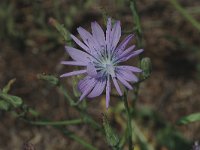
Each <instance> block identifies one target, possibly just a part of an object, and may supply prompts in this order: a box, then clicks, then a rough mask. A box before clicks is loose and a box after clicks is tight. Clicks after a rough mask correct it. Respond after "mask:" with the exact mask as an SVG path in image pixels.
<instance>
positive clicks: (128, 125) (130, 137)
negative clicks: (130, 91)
mask: <svg viewBox="0 0 200 150" xmlns="http://www.w3.org/2000/svg"><path fill="white" fill-rule="evenodd" d="M123 101H124V106H125V109H126V115H127V119H128V121H127V129H128V144H129V150H132V149H133V142H132V126H131V113H130V109H129V106H128V99H127V90H126V91H125V92H124V96H123Z"/></svg>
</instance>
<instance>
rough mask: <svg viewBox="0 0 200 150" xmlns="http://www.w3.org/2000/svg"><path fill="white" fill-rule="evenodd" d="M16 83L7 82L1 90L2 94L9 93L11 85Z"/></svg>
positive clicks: (12, 81)
mask: <svg viewBox="0 0 200 150" xmlns="http://www.w3.org/2000/svg"><path fill="white" fill-rule="evenodd" d="M15 81H16V79H12V80H10V81H9V82H8V84H7V85H6V86H5V87H4V88H3V90H2V92H3V93H8V92H9V91H10V88H11V86H12V85H13V83H14V82H15Z"/></svg>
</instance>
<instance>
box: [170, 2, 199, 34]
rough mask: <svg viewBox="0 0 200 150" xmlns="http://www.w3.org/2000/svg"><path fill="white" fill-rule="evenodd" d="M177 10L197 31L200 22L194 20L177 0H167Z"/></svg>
mask: <svg viewBox="0 0 200 150" xmlns="http://www.w3.org/2000/svg"><path fill="white" fill-rule="evenodd" d="M169 2H170V3H171V4H172V5H173V6H174V7H175V9H176V10H177V11H179V13H180V14H181V15H182V16H183V17H184V18H185V19H186V20H187V21H189V22H190V23H191V24H192V25H193V26H194V27H195V28H196V29H197V30H198V31H200V23H199V22H198V21H196V20H195V19H194V18H193V17H192V16H191V15H190V14H189V13H188V12H187V11H186V10H185V9H184V8H183V7H182V6H181V5H180V4H179V3H178V2H177V0H169Z"/></svg>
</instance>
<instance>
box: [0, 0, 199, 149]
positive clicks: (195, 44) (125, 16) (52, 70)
mask: <svg viewBox="0 0 200 150" xmlns="http://www.w3.org/2000/svg"><path fill="white" fill-rule="evenodd" d="M179 2H180V4H181V5H182V6H183V7H184V8H185V9H186V10H187V11H188V12H189V14H190V15H192V16H193V17H194V18H195V19H196V20H200V11H199V10H200V1H197V0H179ZM137 6H138V11H139V15H140V18H141V24H142V32H143V42H144V47H143V48H144V50H145V51H144V53H143V56H145V57H149V58H151V60H152V74H151V77H150V78H149V79H148V80H146V81H145V82H143V83H142V84H141V86H140V92H139V98H138V102H137V107H138V109H139V108H140V107H144V106H145V107H148V108H151V109H153V110H154V111H155V112H156V113H157V114H159V116H161V118H162V119H163V120H165V121H166V122H167V123H169V124H171V125H172V126H174V128H175V129H176V130H177V131H179V132H180V133H181V134H182V136H183V137H184V138H186V139H187V140H189V141H190V142H191V143H192V142H193V141H196V140H200V123H198V122H196V123H192V124H189V125H182V126H178V125H176V121H177V120H178V119H179V118H181V117H182V116H185V115H188V114H191V113H195V112H199V111H200V100H199V98H200V92H199V85H200V84H199V83H200V78H199V76H200V36H199V35H200V33H199V31H198V30H197V29H195V28H194V27H193V26H192V24H191V23H190V22H188V21H187V20H185V18H184V17H183V16H182V15H181V14H179V12H178V11H177V10H176V9H175V8H174V7H173V6H172V5H171V4H170V2H169V1H167V0H166V1H165V0H140V1H137ZM105 15H108V16H111V17H112V18H114V19H117V20H120V21H121V25H122V30H123V31H124V33H126V32H130V31H132V29H133V27H134V21H133V18H132V14H131V11H130V9H129V2H128V1H127V0H125V1H122V0H121V1H120V0H116V1H114V0H109V1H107V0H103V1H92V0H80V1H71V0H66V1H64V0H60V1H54V0H48V1H41V0H33V1H26V0H12V1H6V0H1V2H0V88H1V89H2V88H3V87H4V86H5V85H6V84H7V82H8V81H9V80H10V79H13V78H16V82H15V83H14V85H13V86H12V89H11V91H10V93H11V94H13V95H17V96H20V97H22V98H23V100H24V103H26V104H27V105H29V106H31V107H33V108H35V109H36V110H38V111H39V112H40V113H41V115H42V116H44V117H46V118H49V119H53V120H64V119H73V118H75V117H77V116H78V113H77V112H76V111H74V110H73V109H72V108H70V107H69V105H67V104H66V101H65V100H64V96H63V95H62V94H61V93H60V92H59V90H58V89H57V88H55V87H53V86H49V85H48V84H46V83H45V82H43V81H41V80H38V79H37V74H39V73H45V74H53V75H56V76H59V75H60V74H62V73H65V72H68V71H70V70H72V67H67V66H64V65H61V64H60V61H62V60H66V59H69V58H68V55H67V53H66V52H65V50H64V45H65V43H64V40H63V39H62V36H61V35H60V34H59V33H58V32H57V31H56V30H55V28H54V27H52V25H51V24H50V23H49V22H48V20H49V18H50V17H53V18H55V19H56V20H57V21H58V22H60V23H62V24H64V26H65V27H66V29H67V30H69V32H70V33H73V34H74V35H77V31H76V28H77V27H79V26H82V27H84V28H86V29H88V30H90V22H91V21H97V22H99V23H100V24H101V26H103V27H104V29H105V24H104V18H103V16H105ZM125 35H126V34H123V36H122V37H124V36H125ZM133 43H135V40H134V41H133ZM129 63H134V64H135V65H137V59H133V62H132V61H130V62H129ZM61 82H62V83H63V84H64V85H65V86H66V87H67V89H68V90H69V91H70V93H71V91H72V89H71V86H72V82H71V79H70V78H65V79H62V80H61ZM72 96H73V95H72ZM104 96H105V95H104ZM104 96H103V97H104ZM103 97H100V98H98V100H94V101H88V110H89V113H90V114H91V115H92V116H93V118H94V119H95V120H96V121H97V122H99V123H101V116H102V115H101V113H102V112H105V111H106V110H105V105H104V104H105V103H104V102H102V101H103V100H104V98H103ZM129 97H131V94H129ZM130 99H131V98H130ZM117 101H118V100H116V101H115V98H114V97H113V98H111V107H114V106H116V103H117ZM150 119H151V118H150ZM111 121H112V123H113V125H114V126H115V127H116V129H119V130H121V129H120V127H118V126H117V124H115V122H116V121H115V120H114V119H113V120H111ZM142 126H143V127H144V130H145V132H146V130H148V129H151V126H149V124H148V125H146V126H145V123H143V124H142ZM157 128H161V126H158V127H154V129H153V132H154V131H155V133H156V131H157ZM69 129H70V130H72V131H74V132H76V134H78V135H79V136H80V137H82V138H83V139H85V140H86V141H89V142H90V143H92V144H93V145H95V146H96V147H97V148H98V149H110V148H109V146H107V144H106V140H105V139H103V138H102V136H101V135H100V133H98V132H97V133H96V132H95V131H93V130H92V129H90V127H88V126H87V125H78V126H70V127H69ZM148 137H149V139H151V138H152V139H153V138H155V137H156V135H154V134H151V135H148ZM149 142H151V140H149ZM30 143H32V144H33V145H34V147H35V149H36V150H68V149H69V150H82V149H83V150H84V149H85V148H84V147H82V145H80V144H79V143H77V142H74V141H73V140H71V139H70V138H68V137H67V136H64V135H63V134H62V133H61V132H60V131H58V130H57V129H55V128H53V127H51V126H46V127H44V126H33V125H30V124H27V123H24V122H23V121H20V120H19V119H16V117H14V115H13V114H12V113H10V112H5V111H0V150H21V149H23V146H24V144H30ZM29 146H31V145H29ZM138 149H139V148H138ZM155 149H158V150H170V149H169V148H167V146H165V145H164V144H163V145H162V144H160V145H159V146H157V147H155Z"/></svg>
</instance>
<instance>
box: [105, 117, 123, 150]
mask: <svg viewBox="0 0 200 150" xmlns="http://www.w3.org/2000/svg"><path fill="white" fill-rule="evenodd" d="M103 127H104V130H105V134H106V139H107V142H108V144H109V145H110V146H111V147H112V148H113V149H119V138H118V136H117V134H116V133H115V131H114V130H113V129H112V127H111V126H110V124H109V121H108V118H107V116H106V115H105V114H104V115H103Z"/></svg>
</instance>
